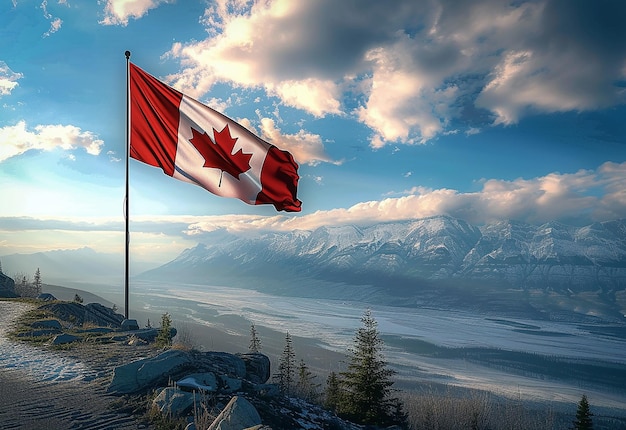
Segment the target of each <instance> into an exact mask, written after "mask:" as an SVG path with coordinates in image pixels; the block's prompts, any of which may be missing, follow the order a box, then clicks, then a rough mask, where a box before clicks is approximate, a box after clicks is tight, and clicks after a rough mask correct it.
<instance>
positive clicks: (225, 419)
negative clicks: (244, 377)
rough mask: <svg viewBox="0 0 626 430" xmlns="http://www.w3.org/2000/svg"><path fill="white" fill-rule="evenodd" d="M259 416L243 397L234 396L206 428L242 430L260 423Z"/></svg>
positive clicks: (213, 429) (210, 429) (211, 429)
mask: <svg viewBox="0 0 626 430" xmlns="http://www.w3.org/2000/svg"><path fill="white" fill-rule="evenodd" d="M261 424H262V423H261V417H260V416H259V413H258V412H257V410H256V409H255V407H254V406H252V404H251V403H250V402H249V401H247V400H246V399H245V398H243V397H240V396H235V397H233V398H232V399H230V402H228V404H227V405H226V407H225V408H224V409H223V410H222V412H220V414H219V415H218V416H217V418H215V420H214V421H213V423H212V424H211V425H210V426H209V428H208V429H207V430H242V429H248V428H250V427H254V426H258V425H261Z"/></svg>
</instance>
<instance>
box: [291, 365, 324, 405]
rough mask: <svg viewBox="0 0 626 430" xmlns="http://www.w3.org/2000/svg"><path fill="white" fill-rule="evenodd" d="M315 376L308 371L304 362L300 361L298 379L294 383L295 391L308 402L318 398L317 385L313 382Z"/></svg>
mask: <svg viewBox="0 0 626 430" xmlns="http://www.w3.org/2000/svg"><path fill="white" fill-rule="evenodd" d="M315 378H316V376H315V375H314V374H313V373H312V372H311V371H310V370H309V367H308V366H307V365H306V363H305V362H304V360H302V359H300V364H298V378H297V381H296V391H297V393H298V396H300V397H301V398H303V399H304V400H306V401H308V402H314V401H315V400H317V398H318V395H319V394H318V389H319V387H320V385H319V384H316V383H315V382H314V379H315Z"/></svg>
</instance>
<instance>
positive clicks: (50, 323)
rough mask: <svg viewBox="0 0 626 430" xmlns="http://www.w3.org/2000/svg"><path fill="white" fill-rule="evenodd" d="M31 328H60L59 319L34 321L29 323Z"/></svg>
mask: <svg viewBox="0 0 626 430" xmlns="http://www.w3.org/2000/svg"><path fill="white" fill-rule="evenodd" d="M30 326H31V327H32V328H47V329H53V330H61V329H62V327H61V323H60V322H59V320H39V321H34V322H33V323H32V324H31V325H30Z"/></svg>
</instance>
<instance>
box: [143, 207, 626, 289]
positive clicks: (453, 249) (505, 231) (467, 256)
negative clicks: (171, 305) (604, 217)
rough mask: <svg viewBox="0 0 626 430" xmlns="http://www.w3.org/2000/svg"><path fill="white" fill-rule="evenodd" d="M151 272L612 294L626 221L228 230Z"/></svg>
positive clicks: (625, 282) (625, 255) (625, 271)
mask: <svg viewBox="0 0 626 430" xmlns="http://www.w3.org/2000/svg"><path fill="white" fill-rule="evenodd" d="M143 277H144V278H147V279H155V280H156V279H159V280H177V281H179V282H194V283H208V284H210V283H212V282H233V281H235V282H236V281H237V280H240V281H241V282H236V283H238V284H241V283H247V284H248V286H251V287H253V288H257V287H262V286H263V285H269V284H271V285H273V286H274V287H277V286H279V285H283V284H285V283H290V284H291V285H292V286H293V285H294V284H298V285H303V282H304V280H307V281H308V282H309V284H310V282H311V281H312V280H316V281H320V282H332V283H334V284H343V285H361V286H365V285H369V286H374V287H376V288H378V289H381V288H382V289H385V290H388V292H390V293H392V294H399V293H401V294H411V292H413V291H414V290H418V289H419V288H423V287H424V286H425V285H429V286H432V285H444V284H445V285H459V286H460V285H466V284H468V283H469V284H473V285H476V284H485V285H489V286H490V287H498V288H500V287H501V288H503V289H504V288H515V289H524V290H525V289H541V290H554V291H566V292H572V293H573V292H580V291H598V290H602V291H603V292H611V291H616V290H624V289H626V219H622V220H616V221H610V222H604V223H595V224H592V225H589V226H585V227H572V226H567V225H563V224H558V223H554V222H551V223H547V224H544V225H541V226H533V225H529V224H524V223H520V222H515V221H502V222H497V223H493V224H489V225H485V226H482V227H480V228H479V227H476V226H473V225H470V224H468V223H467V222H465V221H462V220H459V219H454V218H451V217H447V216H437V217H432V218H426V219H419V220H411V221H403V222H390V223H381V224H376V225H372V226H367V227H357V226H340V227H330V226H327V227H320V228H318V229H316V230H314V231H292V232H285V233H276V232H273V233H268V234H265V235H261V236H259V237H255V238H250V237H247V238H246V237H240V236H236V235H233V234H230V233H227V232H224V231H219V232H215V233H214V234H212V235H210V236H209V237H208V239H207V240H206V241H205V243H204V244H199V245H197V246H196V247H194V248H191V249H187V250H185V251H184V252H183V253H181V254H180V255H179V256H178V257H177V258H176V259H175V260H173V261H171V262H169V263H167V264H165V265H163V266H161V267H159V268H157V269H154V270H151V271H148V272H146V273H144V274H143ZM250 282H254V283H255V284H253V285H250ZM304 284H305V285H307V283H306V282H304Z"/></svg>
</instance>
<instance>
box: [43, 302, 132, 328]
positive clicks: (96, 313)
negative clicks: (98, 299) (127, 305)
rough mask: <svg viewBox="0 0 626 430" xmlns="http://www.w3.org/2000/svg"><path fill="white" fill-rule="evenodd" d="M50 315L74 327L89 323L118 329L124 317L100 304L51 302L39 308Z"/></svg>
mask: <svg viewBox="0 0 626 430" xmlns="http://www.w3.org/2000/svg"><path fill="white" fill-rule="evenodd" d="M40 309H42V310H46V311H48V312H50V313H52V314H53V315H54V316H55V317H56V318H58V319H60V320H62V321H68V322H70V323H72V324H73V325H75V326H81V325H83V324H85V323H90V324H93V325H96V326H99V327H115V328H119V327H120V326H121V323H122V321H123V320H124V316H123V315H120V314H118V313H116V312H114V311H113V310H112V309H111V308H107V307H106V306H103V305H101V304H100V303H89V304H87V305H82V304H81V303H78V302H53V303H46V304H44V305H42V306H41V307H40Z"/></svg>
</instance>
